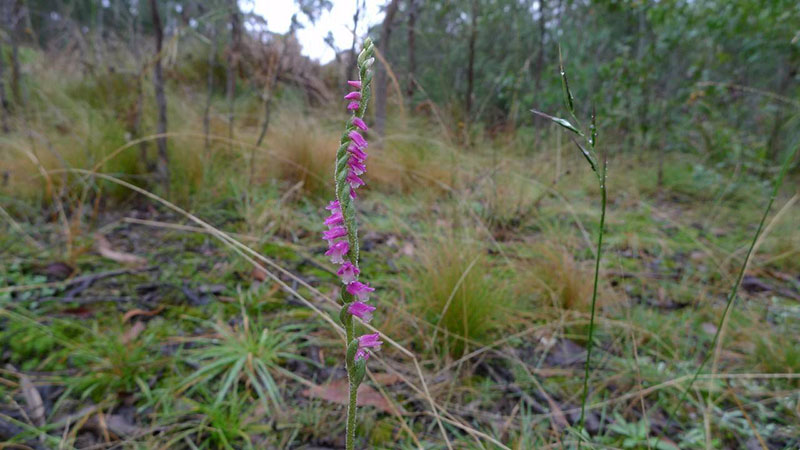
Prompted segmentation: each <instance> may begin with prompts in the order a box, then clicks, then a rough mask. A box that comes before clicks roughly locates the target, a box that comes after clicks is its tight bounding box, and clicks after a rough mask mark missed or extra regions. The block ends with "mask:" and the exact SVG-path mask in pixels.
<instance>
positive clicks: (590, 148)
mask: <svg viewBox="0 0 800 450" xmlns="http://www.w3.org/2000/svg"><path fill="white" fill-rule="evenodd" d="M558 59H559V69H560V72H561V88H562V91H563V94H564V103H565V105H566V107H567V110H568V111H569V113H570V116H572V119H573V120H574V121H575V125H573V124H572V123H571V122H569V121H568V120H566V119H562V118H560V117H554V116H550V115H548V114H545V113H543V112H540V111H537V110H531V112H533V113H534V114H537V115H539V116H542V117H544V118H546V119H548V120H551V121H553V122H555V123H557V124H559V125H561V126H562V127H564V128H566V129H567V130H569V131H571V132H572V133H574V134H576V135H577V136H578V137H579V138H581V139H582V140H583V141H584V143H585V145H583V144H581V143H580V142H579V141H578V140H576V139H574V138H573V142H574V143H575V145H576V146H577V147H578V149H579V150H580V151H581V154H583V157H584V158H586V161H587V162H588V163H589V165H590V166H591V168H592V171H593V172H594V174H595V176H596V177H597V183H598V186H599V187H600V197H601V200H600V224H599V227H598V237H597V251H596V252H595V263H594V283H593V287H592V308H591V314H590V317H589V333H588V337H587V339H588V340H587V343H586V364H585V366H584V374H583V391H582V393H581V416H580V419H579V420H578V431H579V432H580V433H581V434H583V426H584V423H585V420H586V399H587V397H588V392H589V372H590V369H589V367H590V363H591V361H592V347H593V342H594V318H595V313H596V306H597V286H598V284H599V281H600V258H601V257H602V251H603V234H604V231H605V223H606V201H607V198H608V192H607V189H606V172H607V168H608V160H607V159H606V158H605V157H604V158H603V166H602V168H600V169H599V170H598V167H597V166H598V161H597V156H598V155H597V150H596V145H597V120H596V114H595V111H594V109H592V117H591V122H590V123H589V130H588V133H585V132H584V131H582V130H581V128H582V127H581V125H580V120H578V117H577V116H576V115H575V99H574V98H573V97H572V92H570V90H569V82H568V81H567V73H566V72H565V71H564V63H563V60H562V59H561V48H560V47H559V49H558ZM580 444H581V441H580V440H578V448H580Z"/></svg>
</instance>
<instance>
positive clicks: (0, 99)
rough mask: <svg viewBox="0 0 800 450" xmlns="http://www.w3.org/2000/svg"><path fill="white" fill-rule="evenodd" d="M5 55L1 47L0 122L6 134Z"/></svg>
mask: <svg viewBox="0 0 800 450" xmlns="http://www.w3.org/2000/svg"><path fill="white" fill-rule="evenodd" d="M4 60H5V55H4V54H3V47H2V46H0V114H2V116H0V121H2V126H3V133H8V100H7V99H6V84H5V61H4Z"/></svg>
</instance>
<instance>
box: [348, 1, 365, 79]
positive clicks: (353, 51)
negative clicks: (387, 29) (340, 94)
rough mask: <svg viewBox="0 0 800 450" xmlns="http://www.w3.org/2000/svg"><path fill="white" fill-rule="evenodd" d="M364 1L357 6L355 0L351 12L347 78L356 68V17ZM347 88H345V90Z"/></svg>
mask: <svg viewBox="0 0 800 450" xmlns="http://www.w3.org/2000/svg"><path fill="white" fill-rule="evenodd" d="M364 7H365V4H364V1H362V2H361V5H360V6H359V4H358V0H356V12H355V14H353V45H352V46H351V47H350V60H349V61H348V62H347V79H348V80H352V79H353V72H354V71H355V70H356V40H357V38H358V18H359V17H360V16H361V10H362V9H364ZM347 90H348V89H347V88H345V91H347Z"/></svg>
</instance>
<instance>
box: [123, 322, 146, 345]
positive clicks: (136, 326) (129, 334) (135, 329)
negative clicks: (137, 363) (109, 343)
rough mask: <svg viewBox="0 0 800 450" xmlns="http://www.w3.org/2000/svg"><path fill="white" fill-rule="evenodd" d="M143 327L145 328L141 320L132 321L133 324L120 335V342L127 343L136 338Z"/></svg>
mask: <svg viewBox="0 0 800 450" xmlns="http://www.w3.org/2000/svg"><path fill="white" fill-rule="evenodd" d="M144 328H145V325H144V322H142V321H141V320H137V321H136V322H134V323H133V325H132V326H131V327H130V328H129V329H128V331H126V332H125V334H123V335H122V343H123V344H127V343H129V342H131V341H133V340H134V339H136V338H137V337H139V335H140V334H142V331H144Z"/></svg>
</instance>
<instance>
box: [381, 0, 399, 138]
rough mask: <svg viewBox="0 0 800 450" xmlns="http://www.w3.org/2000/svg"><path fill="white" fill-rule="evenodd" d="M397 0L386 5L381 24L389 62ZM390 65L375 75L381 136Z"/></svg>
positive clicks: (384, 50) (384, 119) (382, 133)
mask: <svg viewBox="0 0 800 450" xmlns="http://www.w3.org/2000/svg"><path fill="white" fill-rule="evenodd" d="M398 3H399V2H398V1H397V0H392V1H391V3H389V6H387V7H386V17H384V18H383V25H381V37H380V41H378V47H379V50H380V51H381V52H382V53H383V58H384V59H385V60H386V61H387V63H388V58H389V41H390V39H391V37H392V21H393V20H394V16H395V14H396V13H397V5H398ZM387 70H389V67H388V66H383V67H377V72H378V73H377V74H376V77H375V130H376V131H377V133H378V135H379V136H383V135H384V132H385V130H386V72H387Z"/></svg>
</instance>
